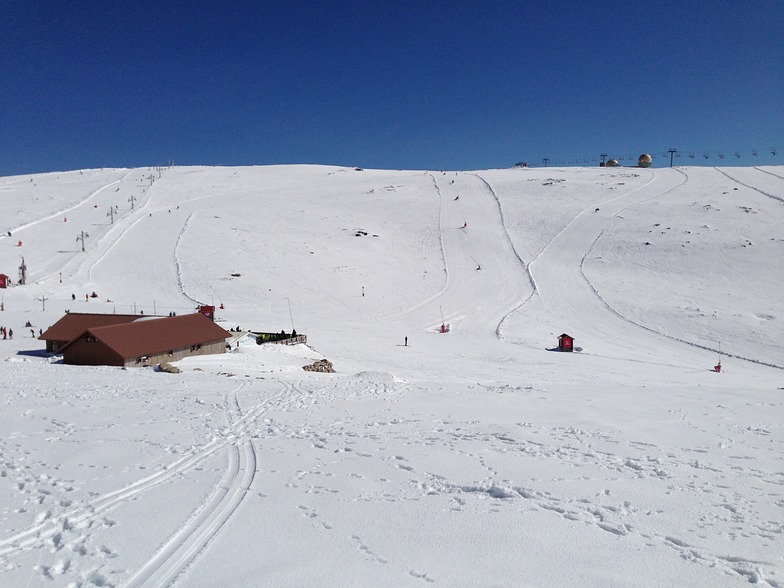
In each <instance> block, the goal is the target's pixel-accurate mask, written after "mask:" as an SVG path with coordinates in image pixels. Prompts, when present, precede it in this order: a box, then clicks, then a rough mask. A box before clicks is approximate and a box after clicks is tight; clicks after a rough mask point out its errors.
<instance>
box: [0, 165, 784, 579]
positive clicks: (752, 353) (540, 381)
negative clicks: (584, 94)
mask: <svg viewBox="0 0 784 588" xmlns="http://www.w3.org/2000/svg"><path fill="white" fill-rule="evenodd" d="M0 207H2V210H3V211H4V214H3V217H2V222H3V225H2V226H0V231H1V232H2V236H0V273H3V274H6V276H7V277H8V278H9V279H10V282H11V283H10V285H9V286H8V287H7V288H5V289H0V293H1V294H2V310H1V311H0V326H3V327H6V329H12V330H13V332H14V336H13V339H11V338H8V337H6V338H5V339H0V374H2V396H1V398H2V402H3V411H2V417H0V422H1V423H2V431H3V434H2V435H0V584H2V585H5V586H73V587H85V588H86V587H89V586H126V587H143V586H145V587H146V586H156V587H157V586H188V587H192V586H195V587H214V586H389V587H393V586H394V587H406V586H410V587H418V586H430V585H433V586H444V587H469V586H537V587H550V586H552V587H555V586H643V587H653V586H711V587H734V586H745V585H747V584H749V583H752V584H757V585H762V586H771V587H781V586H784V559H783V557H784V539H783V537H784V526H783V525H782V520H784V517H782V514H783V513H784V490H782V488H784V470H783V469H782V465H781V464H782V463H784V428H783V426H784V425H783V423H784V420H783V419H782V417H783V416H784V396H783V394H784V355H782V348H784V328H782V320H784V298H782V296H781V293H782V291H783V289H784V273H783V272H782V269H783V268H784V266H782V261H781V260H782V258H784V228H782V227H784V168H783V167H719V168H711V167H676V168H672V169H658V168H626V167H614V168H598V167H597V168H530V169H523V168H515V169H503V170H479V171H467V172H466V171H461V172H454V171H385V170H369V169H358V168H353V167H328V166H305V165H297V166H264V167H165V168H140V169H93V170H81V171H69V172H53V173H47V174H37V175H25V176H15V177H5V178H0ZM82 247H83V248H84V251H82ZM22 265H24V268H25V269H24V273H25V279H24V281H25V283H24V284H19V280H20V274H19V268H20V266H22ZM93 292H95V293H96V296H95V297H92V296H90V294H92V293H93ZM200 305H211V306H215V307H216V316H215V318H216V321H217V322H218V324H219V325H221V326H222V327H224V328H225V329H227V330H229V329H231V330H232V331H233V330H234V329H235V328H237V327H239V328H241V329H242V331H246V330H248V331H253V330H256V331H264V332H271V333H277V332H279V331H281V330H284V331H286V332H291V331H293V330H296V331H297V333H302V334H306V335H307V341H308V343H307V345H303V344H299V345H292V346H286V345H255V344H241V345H239V344H238V345H237V346H236V347H233V348H232V349H231V350H230V351H229V352H228V353H224V354H217V355H210V356H203V357H191V358H187V359H184V360H182V361H179V362H176V366H177V367H178V368H179V369H180V370H181V372H180V373H161V372H159V371H156V370H155V369H154V368H128V369H121V368H112V367H103V366H88V367H80V366H72V365H65V364H63V363H62V361H61V359H60V357H59V356H56V355H55V356H50V355H48V354H47V353H45V351H44V349H45V345H44V343H43V342H42V341H40V340H38V335H39V332H40V331H45V330H46V329H47V328H48V327H49V326H50V325H52V324H53V323H54V322H56V321H57V320H58V319H59V318H60V317H62V316H63V314H64V313H66V312H96V313H119V314H139V315H140V316H141V314H142V313H143V314H144V315H148V316H149V315H160V316H167V315H169V314H170V313H176V314H177V315H181V314H185V313H190V312H195V311H196V309H197V307H198V306H200ZM28 323H29V325H30V326H29V327H27V326H25V325H27V324H28ZM238 330H239V329H238ZM562 334H568V335H569V336H571V337H573V338H574V351H573V352H571V353H563V352H560V351H559V350H558V337H559V336H560V335H562ZM321 359H328V360H329V361H330V362H331V363H332V365H333V366H334V369H335V372H336V373H311V372H306V371H304V370H303V369H302V368H303V366H305V365H309V364H312V363H314V362H315V361H317V360H321ZM717 365H720V366H721V370H720V371H717V370H716V366H717Z"/></svg>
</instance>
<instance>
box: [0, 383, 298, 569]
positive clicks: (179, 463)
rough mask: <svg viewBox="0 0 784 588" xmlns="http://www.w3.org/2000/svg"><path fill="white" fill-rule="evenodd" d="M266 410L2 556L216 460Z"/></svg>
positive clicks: (38, 527) (26, 535) (43, 526)
mask: <svg viewBox="0 0 784 588" xmlns="http://www.w3.org/2000/svg"><path fill="white" fill-rule="evenodd" d="M250 386H251V383H250V382H242V383H241V384H240V385H239V386H238V387H237V388H236V389H235V390H234V391H233V392H232V394H233V395H234V396H235V397H236V394H237V393H238V392H240V391H243V390H245V389H247V388H249V387H250ZM284 391H285V390H284ZM282 392H283V391H282ZM282 392H280V393H279V394H278V395H277V396H275V397H272V398H270V399H268V401H269V400H276V399H277V398H279V397H280V395H281V394H282ZM266 407H267V403H266V402H265V403H262V404H259V405H257V406H254V407H253V408H252V409H251V410H249V411H247V412H246V413H245V414H243V415H241V416H239V417H236V416H232V417H231V419H230V425H229V426H228V427H227V429H226V430H225V431H222V434H223V436H222V437H217V436H216V438H214V439H212V440H211V441H209V442H208V443H206V444H204V445H202V446H200V447H196V448H194V449H192V450H191V451H190V452H189V453H188V454H186V455H184V456H183V457H181V458H180V459H178V460H176V461H174V462H172V463H170V464H168V465H166V466H164V467H163V468H162V469H161V470H159V471H157V472H155V473H153V474H151V475H149V476H146V477H144V478H141V479H139V480H137V481H135V482H133V483H131V484H129V485H128V486H125V487H124V488H120V489H118V490H115V491H113V492H109V493H107V494H104V495H102V496H100V497H97V498H95V499H92V500H88V501H85V502H83V503H82V504H79V505H76V506H74V507H72V508H69V509H68V510H66V511H64V512H63V513H61V514H59V515H58V516H57V517H53V518H52V519H47V520H46V521H42V522H40V523H36V524H34V525H32V526H31V527H29V528H27V529H26V530H24V531H20V532H19V533H16V534H15V535H13V536H11V537H8V538H6V539H4V540H2V541H0V556H5V555H10V554H14V553H20V552H22V551H26V550H28V549H31V548H33V547H35V546H37V545H40V544H41V543H43V542H45V541H47V540H50V539H51V538H52V537H54V536H55V535H58V534H65V533H67V532H74V533H77V532H78V531H79V529H81V528H85V526H89V523H90V522H91V521H93V520H95V519H97V518H99V516H100V515H102V514H104V513H106V512H108V511H109V510H111V509H113V508H115V507H117V506H120V505H122V504H124V503H126V502H127V501H128V500H130V499H132V498H134V497H137V496H138V495H140V494H142V493H144V492H146V491H148V490H150V489H152V488H155V487H157V486H160V485H161V484H165V483H167V482H169V481H170V480H172V479H173V478H178V477H180V476H181V474H182V473H184V472H186V471H188V470H189V469H191V468H193V467H195V466H197V465H199V464H200V463H202V462H203V461H205V460H206V459H208V458H210V457H212V456H213V455H214V454H215V453H216V452H219V451H220V450H222V449H225V448H226V447H229V446H234V445H236V439H237V437H239V436H241V435H242V434H243V433H244V431H245V428H246V425H247V424H248V423H249V422H252V421H253V420H255V418H256V417H257V416H258V415H259V414H260V413H261V412H263V411H264V410H265V409H266ZM246 451H247V448H246ZM243 459H245V458H243ZM249 459H250V458H249ZM254 471H255V468H254Z"/></svg>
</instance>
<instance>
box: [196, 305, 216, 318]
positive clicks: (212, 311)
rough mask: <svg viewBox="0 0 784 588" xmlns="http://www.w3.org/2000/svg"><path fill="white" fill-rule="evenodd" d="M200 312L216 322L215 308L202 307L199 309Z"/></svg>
mask: <svg viewBox="0 0 784 588" xmlns="http://www.w3.org/2000/svg"><path fill="white" fill-rule="evenodd" d="M199 312H200V313H201V314H203V315H204V316H206V317H207V318H208V319H212V320H215V307H214V306H207V305H202V306H200V307H199Z"/></svg>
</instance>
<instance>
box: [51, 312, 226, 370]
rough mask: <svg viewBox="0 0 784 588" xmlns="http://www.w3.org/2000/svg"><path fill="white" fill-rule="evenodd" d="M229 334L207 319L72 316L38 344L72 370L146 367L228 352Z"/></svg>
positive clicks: (67, 317)
mask: <svg viewBox="0 0 784 588" xmlns="http://www.w3.org/2000/svg"><path fill="white" fill-rule="evenodd" d="M230 336H231V334H230V333H229V332H228V331H226V330H225V329H223V328H222V327H220V326H218V325H216V324H215V323H214V322H213V321H212V320H210V319H209V318H207V317H205V316H204V315H203V314H200V313H195V314H187V315H181V316H170V317H141V316H139V315H116V314H81V313H68V314H66V315H65V316H64V317H63V318H62V319H60V320H59V321H58V322H57V323H55V324H54V325H53V326H52V327H50V328H49V329H47V331H46V332H45V333H43V334H42V335H41V336H40V337H39V339H41V340H45V341H46V349H47V351H50V352H52V353H62V355H63V363H65V364H70V365H109V366H120V367H144V366H150V365H157V364H159V363H166V362H172V361H178V360H180V359H183V358H184V357H189V356H192V355H212V354H216V353H225V352H226V339H227V338H229V337H230Z"/></svg>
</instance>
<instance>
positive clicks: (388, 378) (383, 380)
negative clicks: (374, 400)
mask: <svg viewBox="0 0 784 588" xmlns="http://www.w3.org/2000/svg"><path fill="white" fill-rule="evenodd" d="M352 377H353V378H354V379H356V380H362V381H363V382H372V383H374V384H393V383H394V382H395V376H393V375H392V374H390V373H389V372H372V371H371V372H358V373H356V374H354V375H353V376H352Z"/></svg>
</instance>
